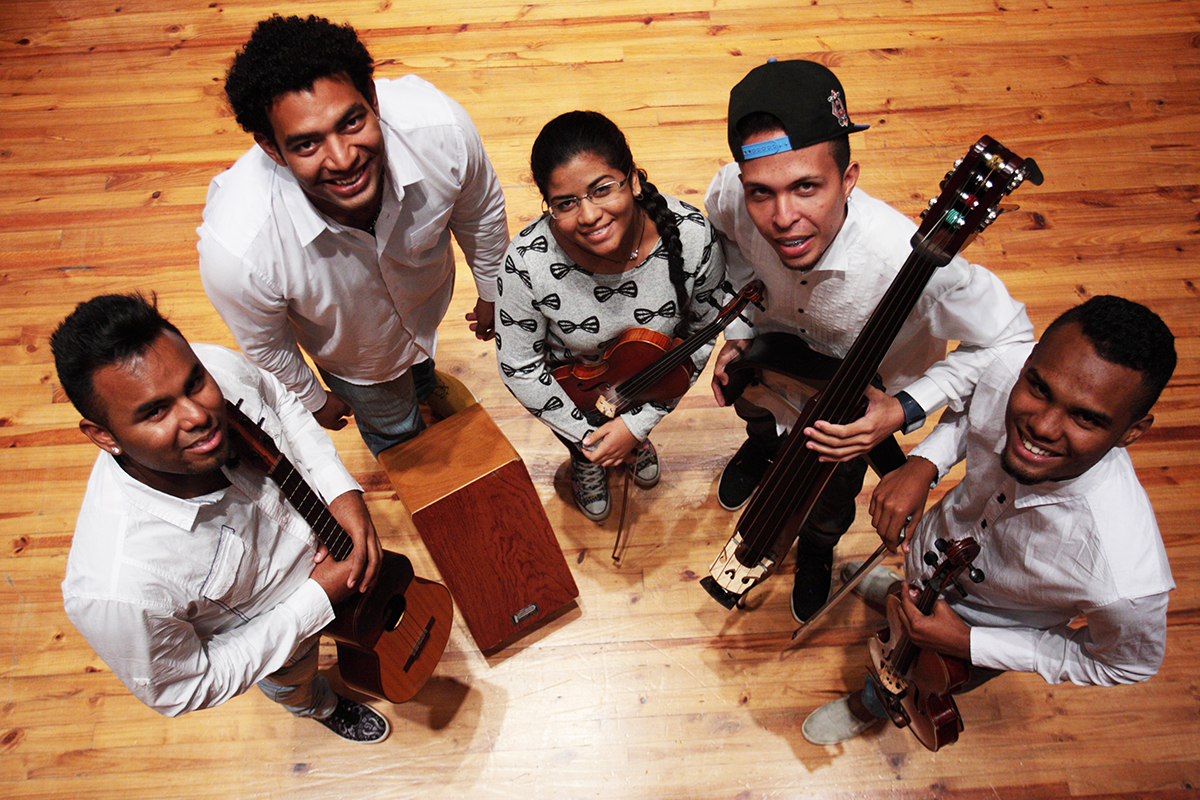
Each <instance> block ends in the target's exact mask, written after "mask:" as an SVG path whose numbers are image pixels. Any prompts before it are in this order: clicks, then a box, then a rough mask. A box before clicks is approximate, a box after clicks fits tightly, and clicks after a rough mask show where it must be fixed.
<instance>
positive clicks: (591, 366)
mask: <svg viewBox="0 0 1200 800" xmlns="http://www.w3.org/2000/svg"><path fill="white" fill-rule="evenodd" d="M762 296H763V295H762V282H761V281H751V282H750V283H749V284H747V285H746V286H745V287H743V288H742V290H741V291H740V292H738V295H737V297H735V298H733V299H732V300H730V301H729V302H728V303H727V304H726V305H725V307H724V308H722V309H721V313H720V314H718V315H717V318H716V319H714V320H713V321H712V322H710V323H709V324H708V325H705V326H704V327H703V328H701V329H699V330H697V331H696V332H694V333H693V334H692V335H691V336H689V337H688V338H687V339H686V340H682V339H676V338H673V337H671V336H668V335H666V334H665V333H660V332H659V331H655V330H650V329H649V328H630V329H628V330H626V331H625V332H624V333H622V334H621V335H620V336H619V337H617V341H615V342H614V343H613V344H612V345H610V346H609V348H608V350H606V351H605V352H604V355H603V356H602V357H601V358H600V361H599V362H597V363H584V362H575V363H572V364H562V365H559V366H557V367H555V368H554V369H553V370H552V371H551V374H552V375H553V376H554V379H555V380H556V381H558V385H559V386H560V387H562V390H563V391H564V392H565V393H566V395H567V397H569V398H570V399H571V402H573V403H574V404H575V407H576V408H578V409H579V410H580V411H581V412H582V413H583V415H584V417H585V418H586V419H587V421H588V422H590V423H591V424H593V425H603V424H604V423H605V422H608V421H609V420H610V419H615V418H616V417H617V416H619V415H621V414H623V413H625V412H626V411H628V410H629V409H630V408H633V407H634V406H637V405H640V404H642V403H648V402H658V403H669V402H670V401H672V400H674V399H676V398H679V397H683V395H684V394H685V393H686V392H687V390H688V389H689V388H690V387H691V385H692V376H693V375H694V374H695V371H696V368H695V365H694V364H693V363H692V360H691V358H692V354H693V353H695V352H696V351H697V350H699V349H700V348H701V347H704V346H705V345H706V344H708V343H709V342H711V341H712V340H713V339H715V338H717V334H718V333H720V332H721V331H723V330H724V329H725V328H726V327H727V326H728V325H729V323H731V322H733V321H734V320H735V319H737V316H738V314H740V313H741V311H742V309H743V308H745V307H746V305H747V304H748V303H760V302H761V301H762Z"/></svg>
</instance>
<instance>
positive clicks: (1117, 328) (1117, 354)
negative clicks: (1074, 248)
mask: <svg viewBox="0 0 1200 800" xmlns="http://www.w3.org/2000/svg"><path fill="white" fill-rule="evenodd" d="M1072 323H1074V324H1077V325H1079V327H1080V329H1081V330H1082V331H1083V335H1084V337H1086V338H1087V340H1088V341H1089V342H1091V343H1092V347H1094V348H1096V355H1098V356H1100V357H1101V358H1103V359H1104V360H1105V361H1108V362H1110V363H1113V364H1117V365H1118V366H1122V367H1125V368H1127V369H1132V370H1134V371H1136V372H1140V373H1142V395H1141V404H1140V405H1139V406H1138V407H1137V408H1135V409H1133V412H1134V413H1133V419H1134V421H1137V420H1140V419H1141V418H1142V417H1144V416H1146V415H1147V414H1149V413H1150V409H1151V408H1152V407H1153V406H1154V403H1155V402H1156V401H1157V400H1158V396H1159V395H1160V394H1161V393H1162V390H1163V388H1164V387H1165V386H1166V385H1167V381H1169V380H1171V375H1172V374H1173V373H1174V372H1175V361H1176V356H1175V336H1174V335H1173V334H1172V333H1171V329H1170V328H1168V327H1167V324H1166V323H1165V322H1163V321H1162V318H1161V317H1159V316H1158V315H1157V314H1155V313H1154V312H1153V311H1151V310H1150V309H1148V308H1146V307H1145V306H1144V305H1142V304H1141V303H1135V302H1133V301H1132V300H1126V299H1125V298H1123V297H1115V296H1113V295H1111V294H1102V295H1097V296H1096V297H1093V298H1091V299H1090V300H1088V301H1087V302H1086V303H1082V304H1081V305H1077V306H1075V307H1074V308H1069V309H1067V310H1066V311H1064V312H1063V313H1062V314H1061V315H1059V317H1058V319H1056V320H1054V322H1051V323H1050V325H1049V327H1047V328H1046V332H1045V333H1043V334H1042V340H1043V341H1044V340H1046V339H1047V338H1049V336H1050V334H1051V333H1053V332H1054V331H1056V330H1058V329H1059V328H1061V327H1063V326H1064V325H1070V324H1072Z"/></svg>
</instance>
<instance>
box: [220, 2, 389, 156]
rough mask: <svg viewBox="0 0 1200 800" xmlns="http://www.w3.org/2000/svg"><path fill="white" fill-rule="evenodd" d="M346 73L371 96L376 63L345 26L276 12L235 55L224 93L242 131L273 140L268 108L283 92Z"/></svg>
mask: <svg viewBox="0 0 1200 800" xmlns="http://www.w3.org/2000/svg"><path fill="white" fill-rule="evenodd" d="M342 73H345V74H346V75H348V76H349V77H350V82H351V83H353V84H354V88H355V89H357V90H358V92H359V94H361V95H362V96H363V97H364V98H365V99H367V100H370V99H371V98H372V97H373V96H374V84H373V83H372V76H373V75H374V74H375V63H374V61H372V59H371V54H370V53H368V52H367V48H366V47H365V46H364V45H363V43H362V42H360V41H359V40H358V34H357V33H355V32H354V28H352V27H350V26H349V25H334V24H333V23H332V22H330V21H329V20H327V19H323V18H321V17H316V16H311V15H310V16H309V17H308V19H302V18H300V17H294V16H293V17H281V16H279V15H278V14H275V15H274V16H272V17H270V18H268V19H264V20H263V21H262V22H260V23H258V27H256V28H255V29H254V33H252V34H251V35H250V41H248V42H246V46H245V47H243V48H242V50H241V52H239V53H238V54H237V55H236V56H234V59H233V64H232V65H231V66H230V67H229V73H228V74H227V75H226V76H225V95H226V97H228V98H229V105H230V106H231V107H232V108H233V113H234V115H235V116H236V117H237V121H238V124H239V125H241V126H242V128H243V130H245V131H246V132H247V133H257V134H261V135H263V136H266V137H267V138H268V139H271V140H272V141H274V138H275V134H274V131H273V130H271V122H270V120H269V119H268V117H267V109H268V108H270V106H271V103H272V102H274V101H275V99H276V98H278V97H280V96H282V95H285V94H287V93H288V92H303V91H308V90H310V89H312V87H313V83H314V82H315V81H317V80H318V79H319V78H327V77H329V76H331V75H339V74H342Z"/></svg>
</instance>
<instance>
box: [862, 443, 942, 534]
mask: <svg viewBox="0 0 1200 800" xmlns="http://www.w3.org/2000/svg"><path fill="white" fill-rule="evenodd" d="M936 478H937V467H936V466H934V465H933V463H932V462H930V461H928V460H927V459H924V458H921V457H920V456H910V457H909V459H908V460H907V461H905V462H904V464H903V466H900V467H898V468H896V469H894V470H892V471H891V472H889V473H887V474H886V475H884V476H883V477H882V478H880V479H879V484H878V485H877V486H876V487H875V491H874V492H872V493H871V505H870V511H871V524H872V525H874V526H875V530H876V531H877V532H878V533H879V538H881V539H883V542H884V544H886V545H887V546H888V549H889V550H891V551H892V552H893V553H894V552H896V548H897V547H898V546H899V547H902V549H903V550H904V552H905V553H907V552H909V549H910V546H909V542H908V540H907V538H906V539H905V541H904V542H903V544H901V542H900V535H901V534H902V533H903V534H905V535H906V537H907V534H909V533H911V532H912V531H913V530H914V529H915V528H916V527H917V523H918V522H920V521H921V515H922V514H924V512H925V503H926V501H927V500H928V499H929V486H930V484H932V483H933V481H934V480H935V479H936Z"/></svg>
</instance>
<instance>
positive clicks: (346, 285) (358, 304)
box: [197, 75, 508, 411]
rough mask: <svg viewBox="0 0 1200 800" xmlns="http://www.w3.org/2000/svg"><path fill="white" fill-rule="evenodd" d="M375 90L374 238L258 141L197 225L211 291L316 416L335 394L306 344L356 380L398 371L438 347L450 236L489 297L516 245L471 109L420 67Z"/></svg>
mask: <svg viewBox="0 0 1200 800" xmlns="http://www.w3.org/2000/svg"><path fill="white" fill-rule="evenodd" d="M375 88H376V93H377V95H378V98H379V116H380V123H381V125H382V128H383V133H384V141H385V144H384V147H385V152H386V154H387V169H386V170H385V179H384V199H383V208H382V210H381V212H380V215H379V219H378V220H377V222H376V226H375V229H376V236H371V235H369V234H367V233H366V232H365V231H360V230H358V229H355V228H349V227H346V226H343V225H340V224H338V223H336V222H334V221H333V220H331V219H329V218H328V217H326V216H324V215H323V214H321V213H320V212H319V211H317V210H316V208H314V207H313V205H312V203H311V202H310V201H309V200H308V197H307V195H305V194H304V191H303V190H302V189H301V188H300V186H299V184H298V183H297V182H296V180H295V178H294V177H293V176H292V174H291V171H290V170H288V169H287V168H285V167H281V166H279V165H278V164H276V163H275V162H274V161H272V160H271V159H270V158H269V157H268V156H267V154H266V153H265V152H263V151H262V148H260V147H258V146H255V147H253V148H251V149H250V150H249V151H248V152H247V153H246V154H245V155H243V156H242V157H241V158H239V159H238V161H237V163H235V164H234V165H233V167H231V168H230V169H229V170H227V171H225V172H223V173H221V174H220V175H218V176H216V177H215V178H213V181H212V184H211V185H210V186H209V190H208V200H207V202H206V204H205V208H204V222H203V224H202V225H201V226H200V227H199V228H198V229H197V233H198V234H199V236H200V242H199V245H198V248H199V251H200V278H201V281H202V282H203V284H204V290H205V292H207V293H208V297H209V299H210V300H211V301H212V303H213V305H214V306H215V307H216V309H217V311H218V313H220V315H221V318H222V319H224V320H225V324H226V325H228V326H229V329H230V331H232V333H233V337H234V339H235V340H236V341H237V343H238V345H239V346H240V347H241V349H242V351H243V352H244V353H246V355H247V356H248V357H249V358H250V360H251V361H253V362H254V363H256V364H258V365H259V366H260V367H262V368H263V369H265V370H267V371H268V372H271V373H272V374H274V375H275V376H276V377H277V378H279V379H280V381H282V382H283V384H284V385H285V386H287V387H288V388H289V389H291V390H292V391H294V392H295V393H296V394H297V395H299V397H300V400H301V402H303V403H304V405H305V407H306V408H308V409H309V410H310V411H318V410H320V408H321V407H322V406H323V405H324V404H325V400H326V396H327V395H326V392H325V390H324V389H323V388H322V387H321V384H320V382H319V381H318V380H317V379H316V376H315V375H314V374H313V372H312V370H311V369H309V367H308V365H307V364H306V363H305V361H304V358H303V356H302V355H301V348H303V350H305V351H307V352H308V353H309V355H311V356H312V358H313V360H314V361H315V362H316V363H317V364H318V365H319V366H320V367H321V368H323V369H325V370H326V371H327V372H329V373H331V374H333V375H336V376H337V377H339V378H342V379H343V380H345V381H347V382H349V383H354V384H359V385H371V384H377V383H384V382H386V381H390V380H393V379H395V378H397V377H399V376H400V375H402V374H403V373H404V371H405V370H407V369H408V368H409V367H410V366H412V365H413V364H415V363H417V362H420V361H424V360H426V359H428V358H431V357H432V356H433V354H434V350H435V347H436V343H437V326H438V324H439V323H440V322H441V321H442V318H443V317H444V316H445V314H446V309H447V308H448V306H449V304H450V295H451V292H452V291H453V288H454V254H453V251H452V250H451V246H450V234H451V232H453V234H454V238H455V239H456V240H457V242H458V244H459V246H460V247H461V248H462V250H463V253H464V254H465V255H466V258H467V263H468V265H469V266H470V267H471V271H472V273H473V275H474V278H475V288H476V290H477V291H478V293H479V297H480V298H481V299H483V300H486V301H489V302H491V301H493V300H495V279H496V274H497V272H498V271H499V268H500V263H501V261H502V259H503V257H504V251H505V248H506V247H507V246H508V223H507V220H506V218H505V214H504V195H503V193H502V192H501V190H500V184H499V181H498V180H497V179H496V174H495V171H494V170H493V169H492V165H491V162H490V161H489V160H488V158H487V154H486V153H484V150H483V143H482V142H481V141H480V139H479V133H478V131H476V129H475V126H474V124H473V123H472V122H471V119H470V117H468V116H467V113H466V111H464V110H463V108H462V107H461V106H459V105H458V104H457V103H456V102H454V101H453V100H451V99H450V98H449V97H447V96H446V95H445V94H443V93H442V92H440V91H438V90H437V89H436V88H434V87H433V86H432V85H431V84H429V83H427V82H426V81H424V80H422V79H420V78H418V77H416V76H415V75H407V76H405V77H403V78H400V79H399V80H394V81H389V80H378V81H376V82H375Z"/></svg>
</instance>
